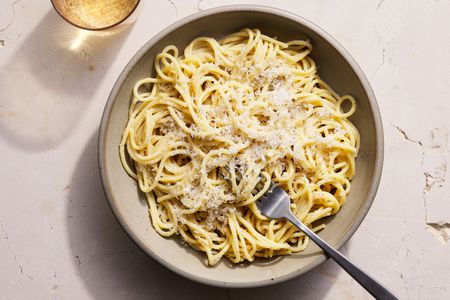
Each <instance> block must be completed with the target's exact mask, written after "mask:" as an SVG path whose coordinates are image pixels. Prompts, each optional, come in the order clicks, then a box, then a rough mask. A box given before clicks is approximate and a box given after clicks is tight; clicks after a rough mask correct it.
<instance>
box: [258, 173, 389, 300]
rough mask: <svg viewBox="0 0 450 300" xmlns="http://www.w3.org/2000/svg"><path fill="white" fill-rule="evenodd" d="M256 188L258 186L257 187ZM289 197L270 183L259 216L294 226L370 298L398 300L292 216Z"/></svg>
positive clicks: (261, 200)
mask: <svg viewBox="0 0 450 300" xmlns="http://www.w3.org/2000/svg"><path fill="white" fill-rule="evenodd" d="M257 186H258V185H257ZM290 204H291V201H290V198H289V195H288V194H287V193H286V192H285V191H284V190H283V189H282V188H281V187H279V186H277V185H275V184H274V183H273V182H271V183H270V188H269V189H268V191H267V192H266V193H265V194H264V195H263V196H262V197H261V198H259V199H258V200H257V201H256V206H257V207H258V209H259V211H260V212H261V214H263V215H264V216H266V217H268V218H272V219H285V220H287V221H289V222H291V223H292V224H293V225H295V226H296V227H297V228H298V229H300V230H301V231H303V233H305V235H306V236H308V237H309V238H310V239H311V240H313V241H314V243H316V244H317V246H319V247H320V248H322V250H323V251H324V252H325V253H326V254H327V255H328V256H329V257H331V258H332V259H334V261H335V262H337V263H338V264H339V265H340V266H341V267H342V268H343V269H344V270H345V271H347V273H348V274H349V275H350V276H352V277H353V278H354V279H355V280H356V281H357V282H358V283H359V284H360V285H361V286H362V287H364V288H365V289H366V290H367V291H368V292H369V293H370V294H371V295H372V296H374V297H375V298H377V299H398V298H397V297H396V296H395V295H394V294H393V293H392V292H390V291H389V290H388V289H387V288H385V287H383V286H382V285H381V284H380V283H379V282H377V281H376V280H375V279H373V278H372V277H370V276H369V275H368V274H367V273H365V272H364V271H363V270H361V269H360V268H359V267H357V266H356V265H354V264H353V263H351V262H350V261H349V260H348V259H347V258H346V257H345V256H343V255H342V254H341V253H340V252H339V251H337V250H336V249H334V248H333V247H331V246H330V245H329V244H328V243H326V242H325V241H324V240H322V239H321V238H320V237H319V236H318V235H317V234H315V233H314V231H312V230H311V229H309V228H308V226H306V225H305V224H303V223H302V222H300V220H299V219H297V217H295V216H294V214H293V213H292V211H291V209H290Z"/></svg>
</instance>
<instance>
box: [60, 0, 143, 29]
mask: <svg viewBox="0 0 450 300" xmlns="http://www.w3.org/2000/svg"><path fill="white" fill-rule="evenodd" d="M59 2H60V3H59V8H60V9H61V12H62V13H63V14H64V16H65V17H66V18H67V19H68V20H69V21H71V22H72V23H74V24H76V25H78V26H81V27H84V28H88V29H99V28H105V27H109V26H112V25H114V24H117V23H118V22H120V21H122V20H123V19H125V18H126V17H127V16H128V15H129V14H130V13H131V12H132V11H133V10H134V8H135V7H136V4H137V2H138V0H63V1H59Z"/></svg>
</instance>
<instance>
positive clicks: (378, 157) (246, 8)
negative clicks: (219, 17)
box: [98, 4, 384, 288]
mask: <svg viewBox="0 0 450 300" xmlns="http://www.w3.org/2000/svg"><path fill="white" fill-rule="evenodd" d="M236 11H242V12H260V13H265V14H271V15H276V16H280V17H282V18H285V19H289V20H292V21H294V22H296V23H299V24H301V25H303V26H305V27H307V28H309V29H311V30H312V31H314V32H315V33H317V34H318V35H319V36H321V37H322V38H323V39H325V40H326V41H327V42H328V43H330V45H331V46H332V47H333V48H334V49H335V50H336V51H337V52H338V53H339V54H340V55H341V56H342V57H343V58H344V59H345V61H346V62H347V63H348V64H349V65H350V67H351V69H352V70H353V71H354V72H355V74H356V76H357V78H358V80H359V81H360V82H361V84H362V86H363V89H364V91H365V92H366V94H367V98H368V102H369V103H368V104H369V106H370V109H371V111H372V114H373V119H374V125H375V126H374V128H375V141H376V145H375V165H374V171H373V176H372V179H371V181H370V187H369V191H368V193H367V196H366V201H365V203H364V205H363V206H362V207H361V209H360V212H359V215H358V216H357V217H356V218H355V219H354V221H353V223H352V224H351V225H350V227H349V229H348V231H347V232H346V233H345V234H344V235H343V237H342V238H341V239H340V240H339V241H338V242H337V243H336V244H335V247H336V248H337V249H340V248H341V247H342V246H343V245H344V244H345V243H346V242H347V241H348V240H349V239H350V237H351V236H352V235H353V234H354V233H355V232H356V230H357V229H358V227H359V226H360V224H361V223H362V221H363V220H364V218H365V217H366V215H367V213H368V211H369V209H370V207H371V206H372V203H373V201H374V199H375V196H376V193H377V190H378V186H379V183H380V180H381V173H382V169H383V160H384V140H383V126H382V120H381V114H380V111H379V108H378V104H377V101H376V97H375V94H374V92H373V90H372V88H371V86H370V83H369V81H368V79H367V78H366V76H365V75H364V73H363V72H362V70H361V68H360V67H359V65H358V64H357V63H356V61H355V60H354V59H353V57H352V56H351V55H350V54H349V53H348V52H347V50H345V48H344V47H343V46H342V45H341V44H340V43H339V42H338V41H337V40H336V39H335V38H333V37H332V36H331V35H330V34H328V33H327V32H326V31H324V30H323V29H322V28H320V27H319V26H317V25H316V24H314V23H312V22H310V21H308V20H306V19H305V18H303V17H300V16H298V15H295V14H293V13H291V12H288V11H285V10H282V9H279V8H275V7H269V6H262V5H246V4H242V5H225V6H219V7H214V8H210V9H207V10H203V11H199V12H196V13H194V14H191V15H189V16H187V17H184V18H182V19H180V20H178V21H176V22H175V23H172V24H171V25H169V26H167V27H165V28H164V29H163V30H161V31H160V32H159V33H157V34H156V35H155V36H153V37H152V38H151V39H150V40H149V41H147V42H146V43H145V44H144V45H143V46H142V47H141V48H140V49H139V50H138V51H137V52H136V54H135V55H134V56H133V57H132V58H131V60H130V61H129V62H128V64H127V65H126V66H125V68H124V69H123V71H122V72H121V73H120V75H119V77H118V79H117V80H116V82H115V83H114V86H113V88H112V90H111V93H110V95H109V97H108V99H107V102H106V104H105V108H104V111H103V114H102V118H101V123H100V129H99V135H98V164H99V172H100V178H101V183H102V187H103V191H104V193H105V195H106V199H107V201H108V204H109V206H110V208H111V210H112V212H113V214H114V216H115V217H116V219H117V220H118V221H119V224H120V226H121V227H122V229H123V230H124V231H125V232H126V233H127V235H128V236H129V237H130V239H131V240H132V241H133V242H134V243H135V244H136V245H137V246H138V247H139V248H140V249H141V250H142V251H143V252H144V253H146V254H147V256H149V257H151V258H152V259H153V260H155V261H156V262H158V263H159V264H161V265H162V266H164V267H166V268H167V269H169V270H170V271H172V272H174V273H176V274H178V275H181V276H183V277H185V278H187V279H190V280H193V281H196V282H199V283H202V284H207V285H211V286H217V287H231V288H251V287H260V286H267V285H272V284H276V283H280V282H283V281H287V280H289V279H293V278H295V277H297V276H300V275H302V274H305V273H307V272H309V271H310V270H312V269H314V268H315V267H317V266H318V265H320V264H321V263H323V262H324V261H325V260H327V257H326V256H325V255H321V256H320V257H319V258H317V259H316V260H315V261H314V262H313V263H311V264H310V265H308V266H306V267H303V268H300V269H298V270H296V271H294V272H291V273H288V274H285V275H282V276H279V277H275V278H268V279H265V280H260V281H252V282H226V281H218V280H212V279H209V278H206V277H200V276H198V275H196V274H192V273H189V272H186V271H185V270H183V269H181V268H179V267H178V266H176V265H173V264H171V263H170V262H168V261H166V260H165V259H163V258H162V257H160V256H159V255H158V254H157V253H155V252H153V251H151V250H150V249H149V248H148V247H147V246H146V245H145V244H144V242H143V241H142V240H140V239H139V238H138V237H137V235H136V234H135V233H134V232H133V230H132V229H131V228H130V226H129V225H128V224H127V223H126V222H125V221H124V219H123V218H122V217H121V214H120V211H119V209H118V207H117V206H116V205H115V203H113V201H112V200H111V199H112V195H111V186H110V184H109V182H108V181H107V180H106V174H105V173H106V171H105V170H106V169H105V158H106V156H105V155H104V154H105V140H106V132H107V127H108V126H107V124H108V123H109V119H110V116H111V110H112V107H113V104H114V103H115V100H114V99H116V97H117V94H118V92H119V90H120V88H121V86H122V84H123V82H124V81H125V79H126V77H127V76H128V74H129V72H130V71H131V69H132V68H133V67H134V65H135V64H136V63H137V62H138V61H139V60H140V59H141V58H142V56H143V55H145V53H146V52H147V51H148V50H149V49H150V48H151V47H153V46H154V45H155V44H156V43H157V42H158V41H159V40H161V39H162V38H164V37H165V36H166V35H167V34H170V33H171V32H172V31H174V30H175V29H177V28H179V27H181V26H184V25H186V24H188V23H190V22H192V21H194V20H197V19H200V18H203V17H207V16H210V15H215V14H221V13H229V12H236Z"/></svg>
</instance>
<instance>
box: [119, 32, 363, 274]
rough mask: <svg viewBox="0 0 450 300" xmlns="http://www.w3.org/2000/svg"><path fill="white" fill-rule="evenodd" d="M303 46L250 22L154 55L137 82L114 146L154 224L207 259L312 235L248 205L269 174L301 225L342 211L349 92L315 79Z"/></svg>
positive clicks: (256, 253) (273, 251) (303, 243)
mask: <svg viewBox="0 0 450 300" xmlns="http://www.w3.org/2000/svg"><path fill="white" fill-rule="evenodd" d="M311 51H312V44H311V43H310V42H309V41H304V40H293V41H290V42H287V43H285V42H281V41H279V40H277V39H274V38H271V37H268V36H266V35H264V34H262V33H261V32H260V30H258V29H248V28H246V29H243V30H241V31H239V32H236V33H233V34H231V35H228V36H226V37H225V38H223V39H222V40H220V41H217V40H215V39H213V38H209V37H200V38H196V39H195V40H193V41H192V42H191V43H190V44H189V45H188V46H187V47H186V48H185V49H184V52H183V53H179V50H178V49H177V48H176V47H175V46H167V47H166V48H165V49H163V51H162V52H161V53H159V54H158V55H157V56H156V59H155V70H156V77H149V78H144V79H142V80H140V81H138V82H137V83H136V85H135V87H134V90H133V100H132V102H131V105H130V110H129V120H128V124H127V126H126V128H125V130H124V133H123V138H122V141H121V143H120V146H119V150H120V151H119V152H120V157H121V161H122V164H123V166H124V168H125V170H126V171H127V172H128V174H129V175H130V176H132V177H133V178H135V179H136V180H137V181H138V184H139V189H140V190H141V191H142V192H143V193H144V194H145V196H146V198H147V201H148V206H149V215H150V219H151V222H152V224H153V227H154V228H155V230H156V231H157V232H158V233H159V234H160V235H162V236H164V237H169V236H172V235H174V234H177V235H180V236H181V237H182V239H183V240H184V241H185V243H187V244H189V245H190V246H191V247H192V248H194V249H197V250H199V251H202V252H205V253H206V256H207V260H208V264H210V265H214V264H216V263H217V262H218V261H219V260H220V259H221V258H222V257H226V258H228V259H229V260H230V261H231V262H233V263H239V262H242V261H245V260H247V261H253V260H254V259H255V257H272V256H276V255H285V254H290V253H294V252H300V251H302V250H304V249H305V248H306V247H307V244H308V238H307V237H306V236H305V235H304V234H303V233H302V232H300V231H299V230H298V229H297V228H296V227H294V226H293V225H291V224H290V223H289V222H287V221H285V220H271V219H268V218H266V217H264V216H262V215H261V214H260V213H259V211H258V209H257V208H256V204H255V201H256V200H257V199H258V198H259V197H261V196H262V195H263V194H264V193H265V192H266V191H267V189H268V188H269V184H270V181H272V182H274V183H275V184H277V185H279V186H281V187H282V188H283V189H284V190H285V191H286V192H287V193H288V194H289V196H290V198H291V209H292V211H293V212H294V214H295V215H296V216H297V217H298V218H299V219H300V220H301V221H302V222H303V223H305V224H307V225H308V226H312V223H313V222H315V221H317V220H320V219H322V218H324V217H326V216H330V215H333V214H336V213H337V212H338V211H339V209H340V208H341V206H342V205H343V204H344V202H345V200H346V197H347V195H348V193H349V191H350V180H351V179H352V177H353V176H354V174H355V158H356V156H357V153H358V150H359V144H360V138H359V133H358V131H357V129H356V128H355V126H354V125H353V124H352V123H351V122H350V121H349V120H348V117H350V116H351V115H352V114H353V113H354V112H355V110H356V101H355V99H354V98H353V97H351V96H349V95H346V96H342V97H341V96H339V95H338V94H336V93H335V92H334V91H333V90H332V89H331V88H330V87H329V86H328V85H327V84H326V83H325V82H324V81H322V79H320V77H319V76H318V74H317V66H316V64H315V62H314V60H313V59H312V58H311V57H310V56H309V54H310V53H311ZM344 106H345V107H349V108H347V109H345V110H344ZM133 166H134V168H133ZM260 176H262V177H263V178H265V180H264V186H263V187H262V188H261V189H255V186H256V185H257V184H258V183H259V182H260V178H261V177H260ZM322 228H324V225H323V224H322V225H319V226H318V227H315V228H313V229H314V230H316V231H317V230H320V229H322Z"/></svg>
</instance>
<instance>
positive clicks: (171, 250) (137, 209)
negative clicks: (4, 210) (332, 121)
mask: <svg viewBox="0 0 450 300" xmlns="http://www.w3.org/2000/svg"><path fill="white" fill-rule="evenodd" d="M244 27H257V28H259V29H261V31H262V32H263V33H265V34H266V35H269V36H277V37H278V38H279V39H280V40H284V41H288V40H292V39H299V38H301V39H303V38H309V39H310V40H311V41H312V43H313V45H314V50H313V52H312V57H313V58H314V59H315V61H316V62H317V64H318V66H319V74H320V76H321V77H322V78H323V79H324V80H325V81H326V82H328V83H329V84H330V85H331V86H332V87H333V88H334V89H335V90H336V91H337V92H338V93H340V94H351V95H353V96H355V97H356V99H357V103H358V108H357V111H356V113H355V114H354V115H353V116H352V117H351V121H352V122H353V123H354V124H355V126H356V127H357V128H358V130H359V131H360V134H361V150H360V154H359V156H358V158H357V162H356V176H355V178H354V180H353V181H352V190H351V192H350V194H349V196H348V198H347V201H346V204H345V205H344V207H343V208H342V209H341V211H340V212H339V213H338V214H337V215H335V216H332V217H328V218H327V219H325V223H327V227H326V229H325V230H323V231H322V232H320V236H321V237H322V238H323V239H325V240H326V241H328V242H329V243H330V244H331V245H332V246H334V247H336V248H340V247H341V246H342V245H343V244H344V243H345V242H346V241H347V240H348V239H349V238H350V237H351V236H352V234H353V233H354V232H355V231H356V229H357V228H358V226H359V225H360V223H361V222H362V220H363V219H364V217H365V215H366V213H367V212H368V210H369V208H370V206H371V204H372V202H373V200H374V197H375V194H376V190H377V187H378V183H379V181H380V177H381V170H382V164H383V132H382V124H381V118H380V113H379V110H378V106H377V103H376V99H375V96H374V94H373V92H372V89H371V87H370V85H369V82H368V81H367V79H366V77H365V76H364V75H363V73H362V71H361V69H360V68H359V66H358V65H357V64H356V62H355V61H354V60H353V58H352V57H351V56H350V55H349V54H348V53H347V51H345V50H344V48H343V47H342V46H341V45H340V44H339V43H338V42H337V41H336V40H335V39H333V38H332V37H331V36H330V35H329V34H327V33H326V32H324V31H323V30H322V29H320V28H319V27H318V26H316V25H314V24H312V23H311V22H309V21H307V20H305V19H303V18H301V17H299V16H296V15H293V14H291V13H289V12H286V11H282V10H278V9H274V8H268V7H262V6H246V5H238V6H224V7H218V8H214V9H210V10H205V11H201V12H199V13H196V14H194V15H191V16H188V17H186V18H184V19H182V20H180V21H178V22H176V23H175V24H173V25H171V26H169V27H167V28H166V29H164V30H163V31H162V32H160V33H159V34H157V35H156V36H155V37H153V38H152V39H151V40H150V41H148V42H147V43H146V44H145V45H144V46H143V47H142V48H141V49H140V50H139V51H138V52H137V53H136V55H135V56H134V57H133V58H132V59H131V61H130V62H129V63H128V65H127V66H126V67H125V69H124V70H123V72H122V73H121V75H120V77H119V78H118V80H117V82H116V83H115V85H114V87H113V89H112V91H111V94H110V96H109V99H108V101H107V103H106V107H105V110H104V113H103V117H102V120H101V126H100V133H99V149H98V150H99V152H98V153H99V165H100V174H101V179H102V184H103V187H104V191H105V193H106V196H107V199H108V202H109V204H110V206H111V209H112V211H113V213H114V214H115V216H116V217H117V219H118V221H119V222H120V224H121V225H122V227H123V229H124V230H125V231H126V232H127V234H128V235H129V236H130V237H131V239H132V240H133V241H134V242H135V243H136V244H137V245H138V246H139V247H140V248H141V249H142V250H143V251H144V252H145V253H147V254H148V255H149V256H150V257H152V258H154V259H155V260H156V261H157V262H159V263H161V264H162V265H163V266H165V267H167V268H168V269H170V270H172V271H174V272H176V273H178V274H180V275H182V276H184V277H186V278H189V279H192V280H195V281H198V282H201V283H204V284H209V285H215V286H222V287H256V286H263V285H268V284H273V283H277V282H281V281H284V280H287V279H290V278H293V277H295V276H298V275H301V274H304V273H305V272H308V271H309V270H311V269H313V268H314V267H317V266H318V265H319V264H320V263H322V262H324V261H325V260H326V257H325V255H323V253H322V252H321V251H320V249H319V248H318V247H317V246H316V245H314V244H313V243H310V244H309V246H308V248H307V249H306V250H305V251H304V252H301V253H297V254H293V255H289V256H283V257H276V258H273V259H258V260H255V261H254V262H252V263H242V264H239V265H231V263H228V261H227V260H226V259H223V260H222V261H221V262H220V263H218V264H217V265H215V266H213V267H209V266H207V265H206V264H205V255H204V253H200V252H198V251H196V250H194V249H191V248H190V247H187V246H184V245H183V244H182V243H181V237H179V236H174V237H173V238H164V237H161V236H160V235H159V234H158V233H157V232H156V231H155V230H154V229H153V227H152V225H151V222H150V220H149V216H148V212H147V203H146V202H145V200H144V197H143V195H142V194H141V193H140V192H139V191H138V186H137V184H136V182H135V181H134V180H133V179H132V178H130V177H129V176H128V175H127V174H126V173H125V171H124V169H123V168H122V165H121V163H120V159H119V148H118V145H119V143H120V139H121V136H122V132H123V130H124V128H125V125H126V122H127V118H128V107H129V104H130V100H131V95H132V89H133V86H134V84H135V82H136V81H137V80H139V79H141V78H143V77H147V76H149V74H150V72H152V73H153V71H154V70H153V62H154V58H155V56H156V55H157V54H158V53H159V52H160V51H161V50H162V49H163V48H164V47H165V46H167V45H170V44H174V45H176V46H177V47H179V49H183V48H184V47H185V46H186V45H187V44H188V43H189V42H190V41H192V40H193V39H194V38H196V37H199V36H211V37H214V38H220V37H223V36H225V35H226V34H229V33H232V32H236V31H239V30H240V29H242V28H244Z"/></svg>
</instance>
